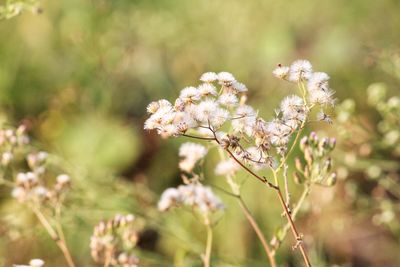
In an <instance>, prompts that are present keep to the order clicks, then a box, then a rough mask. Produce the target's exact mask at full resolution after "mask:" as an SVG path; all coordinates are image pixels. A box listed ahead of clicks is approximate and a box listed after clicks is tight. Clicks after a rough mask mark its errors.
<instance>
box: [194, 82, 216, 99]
mask: <svg viewBox="0 0 400 267" xmlns="http://www.w3.org/2000/svg"><path fill="white" fill-rule="evenodd" d="M198 91H199V94H200V96H202V97H209V96H216V95H217V90H216V89H215V86H214V85H212V84H210V83H203V84H201V85H200V86H199V87H198Z"/></svg>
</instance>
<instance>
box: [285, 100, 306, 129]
mask: <svg viewBox="0 0 400 267" xmlns="http://www.w3.org/2000/svg"><path fill="white" fill-rule="evenodd" d="M280 110H281V112H282V119H283V120H284V121H285V123H286V125H288V126H290V127H292V128H297V127H298V126H299V124H300V123H301V122H303V121H305V120H306V118H307V108H306V105H305V104H304V101H303V99H301V98H300V97H299V96H296V95H293V96H288V97H286V98H285V99H284V100H283V101H282V102H281V107H280Z"/></svg>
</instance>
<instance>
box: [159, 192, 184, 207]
mask: <svg viewBox="0 0 400 267" xmlns="http://www.w3.org/2000/svg"><path fill="white" fill-rule="evenodd" d="M179 202H180V194H179V191H178V190H177V189H176V188H168V189H166V190H165V191H164V192H163V193H162V195H161V198H160V201H159V202H158V210H160V211H166V210H168V209H170V208H171V207H173V206H174V205H176V204H177V203H179Z"/></svg>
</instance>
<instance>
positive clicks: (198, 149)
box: [179, 143, 207, 173]
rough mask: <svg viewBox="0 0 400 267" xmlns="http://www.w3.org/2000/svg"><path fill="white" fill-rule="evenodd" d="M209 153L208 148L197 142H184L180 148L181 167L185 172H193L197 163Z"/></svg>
mask: <svg viewBox="0 0 400 267" xmlns="http://www.w3.org/2000/svg"><path fill="white" fill-rule="evenodd" d="M206 154H207V149H206V148H205V147H204V146H202V145H199V144H196V143H184V144H182V145H181V147H180V148H179V156H180V157H182V158H183V159H182V160H181V161H180V162H179V168H180V169H181V170H183V171H185V172H188V173H190V172H192V170H193V168H194V166H195V165H196V163H197V162H198V161H199V160H200V159H202V158H203V157H204V156H205V155H206Z"/></svg>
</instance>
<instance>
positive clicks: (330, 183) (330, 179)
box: [326, 173, 337, 186]
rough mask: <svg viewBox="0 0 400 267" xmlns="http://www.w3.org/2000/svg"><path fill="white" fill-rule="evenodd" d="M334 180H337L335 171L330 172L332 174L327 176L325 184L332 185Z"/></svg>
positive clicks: (334, 182)
mask: <svg viewBox="0 0 400 267" xmlns="http://www.w3.org/2000/svg"><path fill="white" fill-rule="evenodd" d="M336 181H337V175H336V173H332V174H331V175H330V176H329V177H328V179H327V180H326V184H327V185H328V186H333V185H335V184H336Z"/></svg>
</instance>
